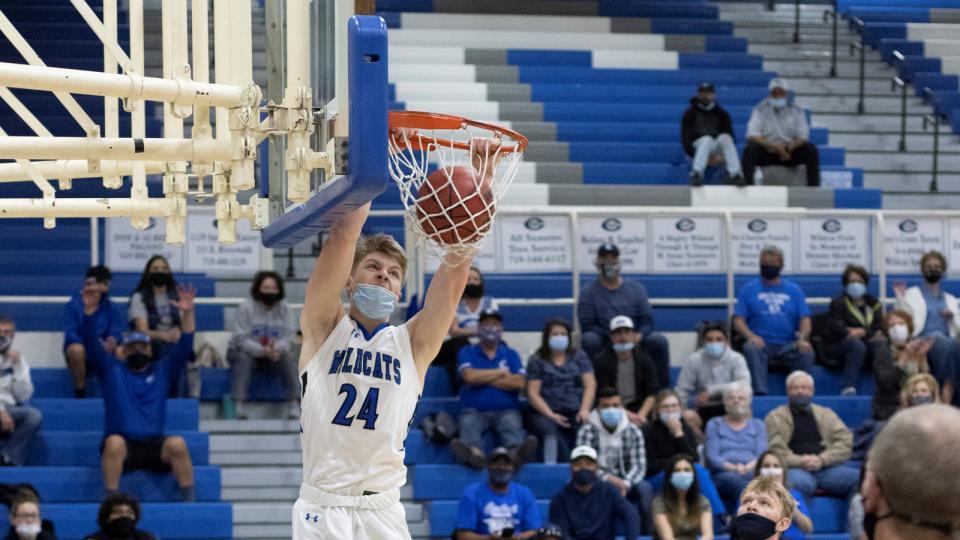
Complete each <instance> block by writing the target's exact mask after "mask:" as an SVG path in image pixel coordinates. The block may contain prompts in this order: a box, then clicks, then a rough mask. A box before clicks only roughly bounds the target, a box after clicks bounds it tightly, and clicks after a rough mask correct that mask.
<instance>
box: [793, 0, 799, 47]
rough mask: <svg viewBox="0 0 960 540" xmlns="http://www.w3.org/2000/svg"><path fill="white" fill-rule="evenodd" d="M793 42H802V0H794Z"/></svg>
mask: <svg viewBox="0 0 960 540" xmlns="http://www.w3.org/2000/svg"><path fill="white" fill-rule="evenodd" d="M793 42H794V43H800V0H793Z"/></svg>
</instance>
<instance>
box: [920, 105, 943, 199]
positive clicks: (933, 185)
mask: <svg viewBox="0 0 960 540" xmlns="http://www.w3.org/2000/svg"><path fill="white" fill-rule="evenodd" d="M923 91H924V94H929V93H930V88H929V87H924V88H923ZM930 124H932V125H933V176H932V177H931V178H930V192H931V193H936V192H937V191H940V186H939V185H938V184H937V175H938V173H939V168H940V167H939V158H940V115H939V114H937V113H936V112H934V113H933V114H925V115H923V130H924V131H926V130H927V126H928V125H930Z"/></svg>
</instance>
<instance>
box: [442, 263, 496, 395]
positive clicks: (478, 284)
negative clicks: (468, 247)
mask: <svg viewBox="0 0 960 540" xmlns="http://www.w3.org/2000/svg"><path fill="white" fill-rule="evenodd" d="M485 293H486V291H485V290H484V282H483V273H482V272H480V269H479V268H477V267H476V266H471V267H470V273H469V274H468V275H467V285H466V286H465V287H464V289H463V296H462V297H461V298H460V303H459V304H457V312H456V314H455V315H454V317H453V322H452V323H451V324H450V331H449V332H447V338H446V339H445V340H444V342H443V345H442V346H441V347H440V352H439V353H437V357H436V359H434V361H433V363H432V365H435V366H440V367H443V368H444V369H446V370H447V372H449V373H450V375H451V377H450V378H451V379H456V377H455V375H456V371H457V353H458V352H459V351H460V349H461V348H462V347H464V346H465V345H469V344H471V343H476V342H477V327H478V326H479V320H480V314H481V313H483V312H484V311H488V310H491V309H492V310H497V309H498V306H497V301H496V300H494V299H493V297H491V296H489V295H487V294H485Z"/></svg>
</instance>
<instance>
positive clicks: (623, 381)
mask: <svg viewBox="0 0 960 540" xmlns="http://www.w3.org/2000/svg"><path fill="white" fill-rule="evenodd" d="M639 340H640V334H639V333H637V331H636V330H634V328H633V319H631V318H630V317H628V316H626V315H617V316H616V317H614V318H613V319H611V320H610V341H611V344H610V347H608V348H607V349H606V350H604V351H603V352H602V353H600V354H599V355H597V356H596V357H595V358H594V359H593V369H594V370H595V371H596V374H597V386H598V387H600V388H615V389H616V390H617V393H618V394H619V396H620V399H622V400H623V403H624V406H625V407H626V411H627V418H628V419H629V420H630V422H632V423H634V424H636V425H638V426H642V425H644V424H646V423H647V421H648V420H649V419H650V413H651V412H653V402H654V400H655V399H656V396H657V392H659V391H660V383H659V381H658V377H657V369H656V368H655V367H654V366H653V361H652V360H651V359H650V356H649V355H648V354H647V353H645V352H644V351H643V349H642V348H641V347H640V345H639Z"/></svg>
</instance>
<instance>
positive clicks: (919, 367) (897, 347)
mask: <svg viewBox="0 0 960 540" xmlns="http://www.w3.org/2000/svg"><path fill="white" fill-rule="evenodd" d="M883 324H884V329H885V333H886V336H887V341H879V340H878V341H873V342H871V350H872V351H873V376H874V379H875V380H876V391H875V392H874V394H873V404H872V409H873V410H872V415H871V417H872V418H873V419H875V420H887V419H889V418H890V417H891V416H893V413H894V412H896V411H897V409H898V408H899V407H900V405H901V403H900V392H901V391H902V390H903V383H904V381H905V380H906V379H907V377H909V376H911V375H914V374H916V373H929V372H930V367H929V363H928V361H927V359H928V355H929V352H930V349H931V348H932V347H933V339H932V338H925V337H913V317H911V316H910V314H909V313H907V312H906V311H902V310H899V309H895V310H893V311H891V312H890V313H888V314H887V316H886V317H885V318H884V322H883Z"/></svg>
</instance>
